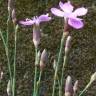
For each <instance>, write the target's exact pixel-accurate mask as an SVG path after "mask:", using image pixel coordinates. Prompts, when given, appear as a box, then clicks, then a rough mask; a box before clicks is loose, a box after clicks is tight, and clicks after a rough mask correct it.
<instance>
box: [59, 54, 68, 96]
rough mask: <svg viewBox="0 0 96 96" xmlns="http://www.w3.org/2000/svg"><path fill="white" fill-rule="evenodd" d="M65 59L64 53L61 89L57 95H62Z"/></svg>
mask: <svg viewBox="0 0 96 96" xmlns="http://www.w3.org/2000/svg"><path fill="white" fill-rule="evenodd" d="M66 61H67V56H66V55H65V56H64V62H63V67H62V73H61V88H60V90H61V92H60V93H61V94H60V95H59V96H62V87H63V78H64V69H65V68H64V67H65V65H66Z"/></svg>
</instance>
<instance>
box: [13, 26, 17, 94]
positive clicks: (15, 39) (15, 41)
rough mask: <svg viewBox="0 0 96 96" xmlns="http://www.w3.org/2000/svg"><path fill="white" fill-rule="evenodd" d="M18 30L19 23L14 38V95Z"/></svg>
mask: <svg viewBox="0 0 96 96" xmlns="http://www.w3.org/2000/svg"><path fill="white" fill-rule="evenodd" d="M17 30H18V25H17V26H16V27H15V34H14V36H15V38H14V72H13V87H12V88H13V90H12V91H13V92H12V93H13V96H15V89H16V88H15V83H16V43H17Z"/></svg>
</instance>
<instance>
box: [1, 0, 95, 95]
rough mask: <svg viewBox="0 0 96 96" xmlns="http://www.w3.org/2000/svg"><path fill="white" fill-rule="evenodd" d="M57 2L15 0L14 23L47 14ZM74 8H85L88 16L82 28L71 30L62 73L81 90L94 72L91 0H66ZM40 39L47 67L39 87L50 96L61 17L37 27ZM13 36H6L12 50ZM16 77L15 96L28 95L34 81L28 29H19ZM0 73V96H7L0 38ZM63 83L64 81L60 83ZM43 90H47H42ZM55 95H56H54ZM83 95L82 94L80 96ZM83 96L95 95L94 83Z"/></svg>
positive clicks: (3, 4)
mask: <svg viewBox="0 0 96 96" xmlns="http://www.w3.org/2000/svg"><path fill="white" fill-rule="evenodd" d="M59 1H60V0H16V3H15V6H16V15H17V19H18V21H19V20H21V19H25V18H32V17H33V16H36V15H37V16H38V15H40V14H43V13H50V8H51V7H54V6H55V7H57V6H58V2H59ZM62 1H64V0H62ZM70 1H72V3H74V4H75V6H76V7H79V6H85V7H87V8H88V14H87V15H86V16H84V17H83V18H84V23H85V26H84V28H83V29H80V30H75V29H71V30H70V32H71V35H72V38H73V40H72V49H71V52H70V55H69V61H68V65H67V66H66V70H65V73H66V74H65V78H66V77H67V75H70V76H72V79H73V82H74V81H75V80H76V79H78V80H79V88H80V90H82V88H84V86H85V85H86V84H87V83H88V81H89V80H90V76H91V74H92V73H93V72H95V71H96V1H95V0H70ZM6 21H7V0H0V28H1V29H2V30H6ZM41 28H42V33H43V36H42V39H41V44H40V50H41V51H42V50H43V49H44V48H46V49H47V50H48V53H49V64H48V65H47V67H46V69H45V71H44V73H43V78H42V82H41V83H42V86H43V88H44V89H45V91H47V95H48V96H51V92H52V83H53V81H52V80H53V74H54V70H53V67H52V63H53V58H54V56H55V55H56V54H57V52H58V48H59V45H60V38H61V36H62V29H63V22H62V19H61V18H57V17H53V20H52V21H50V22H48V23H44V24H42V25H41ZM13 39H14V38H13V35H12V34H11V36H10V46H11V48H12V40H13ZM17 39H18V40H17V42H18V44H17V64H16V69H17V74H16V83H17V85H16V87H17V92H16V94H17V95H16V96H31V95H30V94H31V93H32V87H33V78H34V45H33V42H32V28H31V27H29V28H27V27H26V28H24V27H19V30H18V38H17ZM0 71H3V72H4V76H3V79H2V81H1V82H0V96H7V93H6V87H7V82H8V68H7V61H6V56H5V51H4V46H3V43H2V40H1V37H0ZM64 82H65V80H64ZM46 88H47V90H46ZM57 96H58V95H57ZM84 96H85V95H84ZM86 96H96V83H94V84H93V85H92V87H90V89H89V91H88V92H87V94H86Z"/></svg>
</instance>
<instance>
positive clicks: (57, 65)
mask: <svg viewBox="0 0 96 96" xmlns="http://www.w3.org/2000/svg"><path fill="white" fill-rule="evenodd" d="M64 39H65V35H64V32H63V35H62V38H61V44H60V51H59V55H58V61H57V64H56V70H55V74H54V83H53V92H52V96H54V95H55V86H56V76H57V73H58V67H59V64H60V62H61V57H62V51H63V47H64Z"/></svg>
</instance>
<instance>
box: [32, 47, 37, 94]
mask: <svg viewBox="0 0 96 96" xmlns="http://www.w3.org/2000/svg"><path fill="white" fill-rule="evenodd" d="M37 57H38V50H37V48H35V76H34V92H33V96H36V86H37V84H36V83H37V82H36V81H37V80H36V79H37V59H38V58H37Z"/></svg>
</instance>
